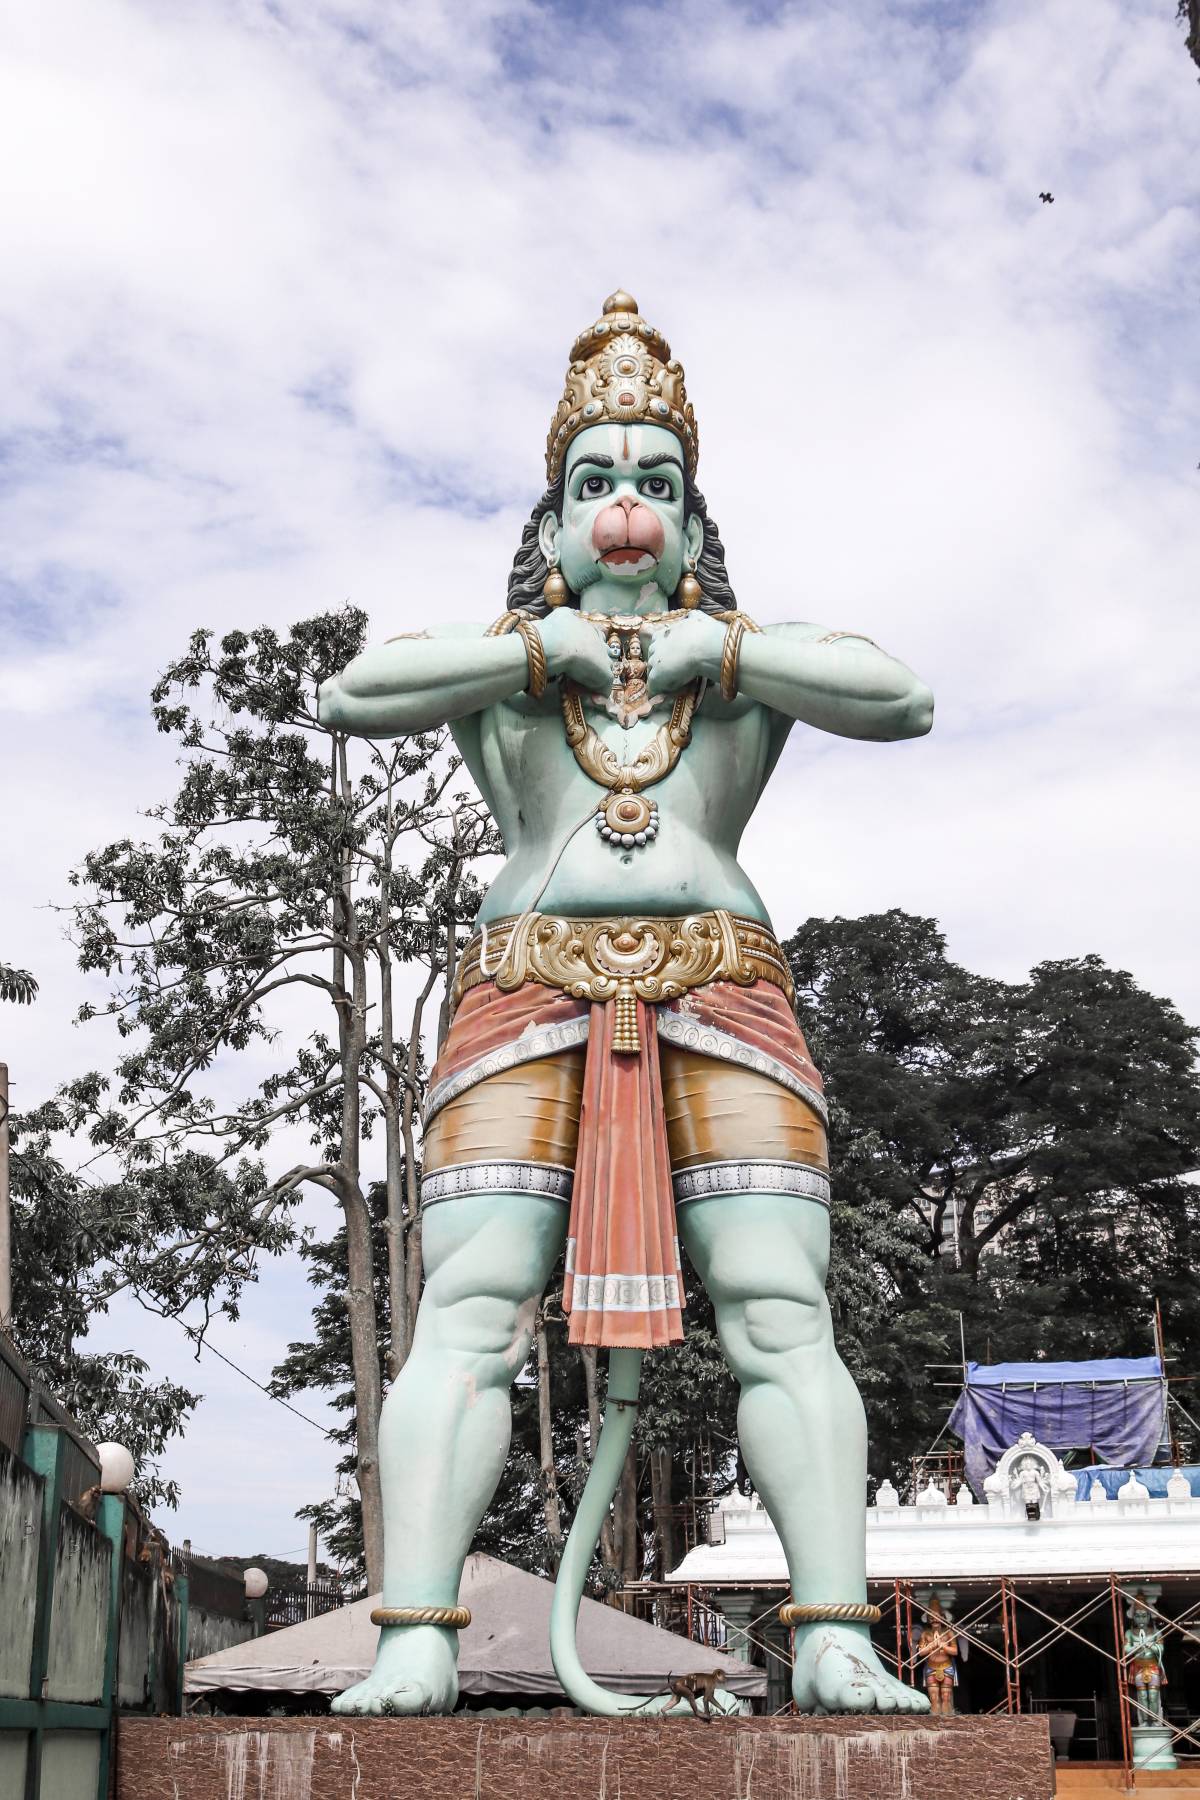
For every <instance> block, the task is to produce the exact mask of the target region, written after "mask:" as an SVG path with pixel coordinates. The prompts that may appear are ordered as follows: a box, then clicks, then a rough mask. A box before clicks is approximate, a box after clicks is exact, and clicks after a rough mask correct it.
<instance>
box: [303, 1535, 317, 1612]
mask: <svg viewBox="0 0 1200 1800" xmlns="http://www.w3.org/2000/svg"><path fill="white" fill-rule="evenodd" d="M316 1585H317V1527H316V1525H315V1523H314V1522H313V1521H312V1520H311V1519H310V1520H309V1524H308V1604H307V1606H306V1607H305V1609H304V1616H305V1618H306V1619H311V1618H312V1616H313V1611H314V1609H315V1605H316V1600H315V1596H314V1594H313V1589H314V1588H315V1587H316Z"/></svg>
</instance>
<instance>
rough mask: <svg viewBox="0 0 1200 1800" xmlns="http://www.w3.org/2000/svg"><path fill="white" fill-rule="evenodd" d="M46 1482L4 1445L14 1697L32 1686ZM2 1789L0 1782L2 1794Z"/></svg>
mask: <svg viewBox="0 0 1200 1800" xmlns="http://www.w3.org/2000/svg"><path fill="white" fill-rule="evenodd" d="M42 1487H43V1483H42V1479H41V1477H40V1476H39V1475H35V1474H34V1473H33V1471H32V1470H31V1469H28V1468H26V1466H25V1464H24V1463H23V1462H20V1461H19V1460H18V1459H17V1457H15V1456H13V1455H12V1454H11V1452H10V1451H8V1450H6V1449H5V1448H4V1447H3V1445H0V1622H2V1625H0V1694H3V1695H7V1696H10V1697H12V1698H14V1699H23V1698H24V1697H25V1696H26V1695H27V1694H28V1692H29V1663H30V1658H31V1656H32V1654H33V1627H34V1617H35V1614H36V1610H37V1571H38V1545H39V1532H40V1529H41V1517H42ZM3 1779H4V1778H3V1776H0V1781H3ZM3 1794H4V1789H3V1787H2V1786H0V1800H2V1796H3Z"/></svg>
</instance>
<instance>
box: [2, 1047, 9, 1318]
mask: <svg viewBox="0 0 1200 1800" xmlns="http://www.w3.org/2000/svg"><path fill="white" fill-rule="evenodd" d="M11 1320H12V1214H11V1212H10V1211H9V1204H8V1064H7V1063H3V1062H0V1331H7V1330H8V1329H9V1326H10V1323H11Z"/></svg>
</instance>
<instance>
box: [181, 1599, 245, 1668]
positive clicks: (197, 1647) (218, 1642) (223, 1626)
mask: <svg viewBox="0 0 1200 1800" xmlns="http://www.w3.org/2000/svg"><path fill="white" fill-rule="evenodd" d="M253 1636H254V1626H253V1625H252V1624H251V1623H250V1621H249V1619H227V1618H226V1617H225V1616H224V1614H223V1613H212V1612H206V1611H205V1610H204V1608H203V1607H202V1606H189V1607H188V1634H187V1654H188V1661H189V1662H197V1661H198V1660H199V1658H200V1657H202V1656H211V1655H212V1654H213V1652H214V1651H216V1650H230V1649H232V1648H233V1646H234V1644H248V1643H249V1642H250V1639H251V1638H252V1637H253Z"/></svg>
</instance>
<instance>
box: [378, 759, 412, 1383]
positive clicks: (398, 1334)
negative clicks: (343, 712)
mask: <svg viewBox="0 0 1200 1800" xmlns="http://www.w3.org/2000/svg"><path fill="white" fill-rule="evenodd" d="M395 848H396V815H395V807H394V804H393V795H392V776H391V771H390V770H389V772H388V794H387V830H386V833H385V837H384V844H383V854H382V857H381V858H380V871H379V930H378V932H377V933H376V938H375V955H376V958H377V960H378V963H379V1049H380V1057H381V1060H382V1063H383V1137H384V1182H385V1186H386V1191H387V1263H388V1323H389V1326H390V1330H389V1333H388V1375H389V1376H390V1378H391V1379H392V1380H393V1381H394V1380H395V1379H396V1376H397V1375H398V1374H399V1373H400V1370H401V1369H402V1368H403V1367H404V1361H405V1357H406V1355H407V1352H408V1345H409V1342H410V1341H411V1336H410V1332H409V1321H408V1280H407V1271H406V1268H405V1250H406V1244H405V1239H406V1236H407V1220H406V1218H405V1199H406V1196H405V1188H404V1140H403V1135H402V1133H401V1128H400V1110H401V1098H400V1088H401V1082H400V1075H399V1071H398V1069H397V1066H396V1024H395V990H394V983H393V971H392V942H391V927H392V857H393V855H394V854H395Z"/></svg>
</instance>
